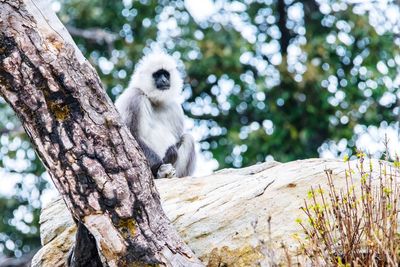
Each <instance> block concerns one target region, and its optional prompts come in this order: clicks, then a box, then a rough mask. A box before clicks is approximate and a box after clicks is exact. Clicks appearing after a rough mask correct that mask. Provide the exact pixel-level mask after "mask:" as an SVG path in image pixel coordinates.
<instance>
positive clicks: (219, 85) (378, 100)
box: [0, 0, 400, 257]
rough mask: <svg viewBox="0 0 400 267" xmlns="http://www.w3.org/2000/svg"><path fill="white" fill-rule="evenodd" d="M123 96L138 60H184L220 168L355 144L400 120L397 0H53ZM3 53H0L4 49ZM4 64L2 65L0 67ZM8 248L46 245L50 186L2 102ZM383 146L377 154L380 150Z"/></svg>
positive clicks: (193, 103) (195, 111)
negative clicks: (9, 185)
mask: <svg viewBox="0 0 400 267" xmlns="http://www.w3.org/2000/svg"><path fill="white" fill-rule="evenodd" d="M52 5H53V8H54V9H55V10H57V11H58V15H59V17H60V19H61V20H62V22H63V23H64V24H65V25H67V28H68V29H69V31H70V33H71V34H72V36H73V37H74V40H75V41H76V42H77V44H78V45H79V48H80V49H81V50H82V52H83V53H84V55H85V56H86V57H87V58H88V59H89V61H90V62H91V64H92V65H93V66H95V67H96V69H97V70H98V73H99V75H100V77H101V79H102V82H103V84H104V87H105V89H106V90H107V93H108V94H109V95H110V96H111V98H112V99H115V97H117V96H118V95H119V94H120V93H121V92H122V91H123V89H124V88H125V86H126V85H127V84H128V81H129V77H130V74H131V73H132V71H133V68H134V66H135V64H136V62H137V61H138V59H139V58H140V57H141V56H142V55H143V53H146V51H148V50H149V49H151V48H152V47H154V46H161V47H163V48H165V49H166V50H167V51H168V52H170V53H172V54H173V55H174V56H175V57H176V58H177V59H179V60H180V64H181V67H182V71H183V72H184V76H185V87H184V94H183V95H184V104H183V107H184V109H185V112H186V114H187V115H188V117H190V118H192V119H193V121H192V122H191V123H189V125H190V126H192V127H193V131H194V132H195V133H196V135H197V136H198V138H199V139H201V141H200V148H201V151H202V153H203V155H204V156H205V158H207V159H215V160H216V161H217V162H218V167H219V168H224V167H242V166H248V165H251V164H254V163H257V162H262V161H265V160H272V159H274V160H277V161H282V162H286V161H290V160H295V159H303V158H310V157H318V156H323V155H331V156H335V157H342V156H344V155H351V154H352V152H353V151H354V149H355V148H356V146H357V144H359V141H360V138H361V137H362V135H363V134H364V133H370V132H373V133H374V132H377V131H378V129H380V128H384V129H385V128H392V129H395V130H397V129H398V119H399V118H400V117H399V116H400V108H399V98H400V91H399V86H400V76H399V69H400V11H399V6H398V5H396V3H395V1H390V0H388V1H372V0H371V1H364V2H363V1H361V2H355V1H344V0H318V1H315V0H305V1H296V0H286V1H285V0H263V1H261V0H243V1H228V0H215V1H180V0H178V1H168V0H159V1H150V0H140V1H133V0H123V1H104V0H87V1H78V0H60V1H53V4H52ZM0 57H1V53H0ZM0 71H1V70H0ZM0 110H1V111H0V117H1V120H0V134H1V136H0V142H1V149H0V167H1V168H2V175H3V177H2V178H1V179H2V180H4V179H7V180H12V179H13V180H15V181H16V184H15V186H14V187H13V189H12V192H8V193H7V194H5V195H4V196H1V198H0V207H1V208H2V216H1V221H0V252H1V251H2V253H4V254H6V255H15V256H17V257H18V256H20V255H22V253H27V252H29V251H30V250H32V249H34V248H35V247H37V246H39V239H38V215H39V209H40V206H41V201H40V198H41V197H40V196H41V195H42V193H43V192H44V191H46V190H49V188H50V185H49V184H48V183H47V182H46V181H47V180H48V179H45V178H46V173H45V170H44V168H43V166H42V165H41V163H40V161H39V160H38V158H37V156H36V155H35V153H34V150H33V149H32V148H31V146H30V144H29V142H28V141H27V140H28V139H27V137H26V136H25V134H24V132H23V129H22V128H21V126H20V123H19V122H18V119H17V118H16V117H15V115H14V114H13V113H12V112H11V110H10V108H9V107H8V106H7V104H6V103H5V102H4V101H1V102H0ZM372 152H374V153H375V152H376V155H375V156H377V157H379V156H380V153H381V152H382V151H381V150H379V149H378V150H377V151H372Z"/></svg>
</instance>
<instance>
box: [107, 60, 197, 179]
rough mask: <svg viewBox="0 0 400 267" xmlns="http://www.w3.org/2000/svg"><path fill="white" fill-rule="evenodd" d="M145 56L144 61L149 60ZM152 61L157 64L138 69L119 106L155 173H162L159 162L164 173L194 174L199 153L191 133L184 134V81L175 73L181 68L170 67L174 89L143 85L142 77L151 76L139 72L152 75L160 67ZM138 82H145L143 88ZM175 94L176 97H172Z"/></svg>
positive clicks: (123, 117) (117, 102) (146, 79)
mask: <svg viewBox="0 0 400 267" xmlns="http://www.w3.org/2000/svg"><path fill="white" fill-rule="evenodd" d="M145 59H146V58H145ZM145 59H144V60H142V63H141V64H144V65H145V64H146V61H145ZM161 59H162V57H161ZM168 60H169V59H168ZM161 63H163V61H162V60H161ZM152 65H155V66H151V67H154V69H151V70H148V69H149V66H146V65H145V66H146V67H147V69H145V71H144V72H139V71H138V70H137V71H135V73H134V75H133V77H132V80H131V84H130V86H129V87H128V88H127V89H126V90H125V91H124V92H123V93H122V94H121V96H120V97H119V98H118V99H117V101H116V103H115V105H116V108H117V110H118V111H119V113H120V115H121V117H122V119H123V121H124V123H125V124H126V125H127V126H128V128H129V130H130V131H131V133H132V135H133V136H134V137H135V139H136V140H137V141H138V143H139V145H140V147H141V148H142V150H143V152H144V155H145V156H146V158H147V160H148V163H149V165H150V167H151V170H152V172H153V175H154V176H155V177H158V176H159V175H160V174H159V175H157V173H158V170H159V168H160V166H163V170H164V171H162V172H161V173H163V174H162V176H161V177H170V176H171V175H174V174H175V173H176V176H177V177H183V176H188V175H191V174H192V173H193V171H194V168H195V159H196V156H195V149H194V141H193V138H192V136H190V135H189V134H184V131H183V128H184V127H183V121H184V115H183V110H182V107H181V105H180V104H179V103H178V101H177V98H178V95H179V93H180V91H181V89H182V84H181V83H180V82H179V80H178V78H177V77H174V76H173V75H177V73H178V72H174V71H170V70H169V71H170V73H171V80H172V81H173V82H172V85H171V89H168V90H166V91H160V90H158V91H157V90H155V89H154V85H151V84H150V85H149V84H144V85H143V81H149V79H148V77H147V76H146V77H143V80H141V79H140V75H139V74H141V75H152V73H153V72H154V71H157V66H156V65H157V61H155V60H153V62H152ZM139 68H140V66H139ZM142 68H144V67H142ZM163 68H165V61H164V66H163ZM148 72H150V73H148ZM174 79H175V80H174ZM137 85H142V86H143V88H144V89H142V88H139V87H137ZM176 87H180V88H176ZM169 90H170V91H169ZM148 91H150V92H151V94H150V93H148ZM168 91H169V92H168ZM173 92H176V93H175V94H174V93H173ZM176 94H178V95H176ZM172 97H174V99H171V98H172ZM167 164H171V165H172V166H173V168H174V169H171V167H170V166H164V165H167ZM168 169H171V170H170V172H169V173H167V172H166V171H165V170H168Z"/></svg>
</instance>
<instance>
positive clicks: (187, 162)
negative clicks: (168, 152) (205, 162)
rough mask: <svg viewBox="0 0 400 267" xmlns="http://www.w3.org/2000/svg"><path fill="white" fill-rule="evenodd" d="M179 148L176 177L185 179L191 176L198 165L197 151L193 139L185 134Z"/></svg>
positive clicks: (178, 145)
mask: <svg viewBox="0 0 400 267" xmlns="http://www.w3.org/2000/svg"><path fill="white" fill-rule="evenodd" d="M177 147H178V157H177V160H176V163H175V169H176V176H177V177H185V176H188V175H191V174H192V173H193V171H194V168H195V165H196V151H195V148H194V140H193V137H192V136H191V135H190V134H183V135H182V137H181V139H180V141H179V143H178V144H177Z"/></svg>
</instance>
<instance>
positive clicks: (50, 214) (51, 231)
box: [32, 159, 379, 267]
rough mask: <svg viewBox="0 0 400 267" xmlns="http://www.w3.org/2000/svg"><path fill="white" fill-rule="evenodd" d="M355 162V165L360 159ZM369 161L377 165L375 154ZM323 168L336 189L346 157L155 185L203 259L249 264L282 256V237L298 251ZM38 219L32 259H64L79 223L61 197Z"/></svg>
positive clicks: (55, 262)
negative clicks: (307, 204)
mask: <svg viewBox="0 0 400 267" xmlns="http://www.w3.org/2000/svg"><path fill="white" fill-rule="evenodd" d="M350 164H351V166H352V168H353V169H356V164H357V163H356V162H351V163H350ZM372 165H373V166H374V170H376V171H378V170H379V162H378V161H373V162H372ZM326 169H330V170H332V172H333V175H334V183H335V186H336V187H337V188H340V187H344V186H345V181H346V180H345V170H346V169H347V164H346V163H344V162H343V161H342V160H327V159H307V160H299V161H293V162H288V163H278V162H270V163H263V164H259V165H254V166H251V167H248V168H243V169H225V170H222V171H218V172H216V173H214V174H212V175H209V176H206V177H197V178H193V177H187V178H174V179H158V180H156V185H157V188H158V191H159V192H160V195H161V200H162V203H163V208H164V210H165V212H166V214H167V215H168V217H169V218H170V220H171V221H172V223H173V224H174V226H175V227H176V228H177V230H178V231H179V233H180V235H181V236H182V238H183V239H184V241H185V242H187V244H188V245H189V246H190V247H191V248H192V250H193V251H194V253H195V254H196V255H197V256H198V257H199V258H200V259H201V260H202V261H203V262H205V263H209V266H219V265H220V264H221V263H224V264H226V265H227V266H252V265H255V264H257V263H259V262H261V261H263V260H265V257H266V256H268V257H269V258H271V257H272V258H274V257H275V258H277V259H278V258H280V257H281V256H282V255H280V254H279V252H278V251H277V250H276V249H277V248H279V247H280V246H281V243H282V242H283V243H285V244H286V245H287V246H288V249H289V251H292V252H293V251H295V250H296V248H297V247H296V245H297V243H296V242H295V241H294V240H293V238H292V235H293V234H295V233H300V232H301V229H300V227H299V225H298V223H296V219H297V218H304V217H305V216H304V214H303V212H302V211H301V210H300V207H301V206H302V205H303V203H304V199H305V198H306V197H307V192H308V191H309V190H310V188H311V187H312V186H313V187H315V186H316V185H318V184H321V185H322V186H323V187H326V186H327V178H326V174H325V170H326ZM354 179H355V182H359V180H360V178H359V176H358V175H354ZM40 224H41V226H40V227H41V230H40V234H41V241H42V245H43V247H42V249H41V250H40V251H39V252H38V253H37V254H36V255H35V257H34V259H33V260H32V266H35V267H37V266H65V265H64V264H65V259H66V253H67V252H68V250H69V248H70V247H71V245H72V243H73V242H74V232H75V224H74V222H73V220H72V218H71V217H70V214H69V212H68V210H67V208H66V206H65V205H64V202H63V201H62V200H60V199H56V200H55V201H53V202H52V203H51V204H50V205H49V206H47V207H45V208H44V209H43V211H42V213H41V217H40ZM269 229H270V230H269ZM274 251H276V253H275V252H274ZM271 253H272V254H273V255H271Z"/></svg>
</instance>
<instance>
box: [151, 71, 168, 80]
mask: <svg viewBox="0 0 400 267" xmlns="http://www.w3.org/2000/svg"><path fill="white" fill-rule="evenodd" d="M162 76H164V77H165V78H167V79H169V72H168V71H166V70H164V69H161V70H158V71H156V72H154V73H153V78H154V79H158V78H160V77H162Z"/></svg>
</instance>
